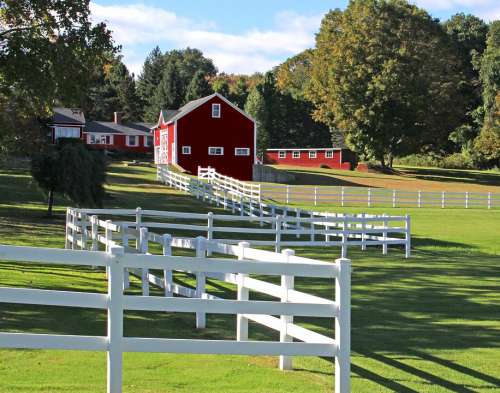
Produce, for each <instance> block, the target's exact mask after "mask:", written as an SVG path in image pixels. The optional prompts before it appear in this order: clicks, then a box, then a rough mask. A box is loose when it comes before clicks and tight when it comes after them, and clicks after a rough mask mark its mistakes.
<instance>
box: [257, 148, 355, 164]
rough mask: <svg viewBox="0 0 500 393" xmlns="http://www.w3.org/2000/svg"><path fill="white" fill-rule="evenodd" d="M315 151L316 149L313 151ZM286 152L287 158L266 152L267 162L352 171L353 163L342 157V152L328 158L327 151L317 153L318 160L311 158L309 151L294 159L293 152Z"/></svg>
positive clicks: (334, 153) (273, 152) (276, 153)
mask: <svg viewBox="0 0 500 393" xmlns="http://www.w3.org/2000/svg"><path fill="white" fill-rule="evenodd" d="M311 150H312V151H314V149H311ZM282 151H286V157H285V158H279V152H277V151H268V152H266V162H267V163H269V164H276V165H292V166H293V165H295V166H306V167H307V166H308V167H319V166H320V165H327V166H328V167H330V168H335V169H351V163H350V162H348V161H346V160H345V159H344V157H342V154H343V153H341V150H333V157H332V158H327V157H326V152H325V151H321V150H320V151H317V153H316V158H309V151H299V154H300V157H299V158H293V153H292V150H286V149H283V150H282Z"/></svg>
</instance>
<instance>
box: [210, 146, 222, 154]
mask: <svg viewBox="0 0 500 393" xmlns="http://www.w3.org/2000/svg"><path fill="white" fill-rule="evenodd" d="M208 155H209V156H223V155H224V148H223V147H219V146H217V147H213V146H210V147H209V148H208Z"/></svg>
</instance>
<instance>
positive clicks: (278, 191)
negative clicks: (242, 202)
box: [261, 184, 500, 209]
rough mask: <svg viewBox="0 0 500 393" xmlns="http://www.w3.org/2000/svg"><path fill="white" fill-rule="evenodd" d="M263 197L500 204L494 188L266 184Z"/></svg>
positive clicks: (344, 203) (324, 201)
mask: <svg viewBox="0 0 500 393" xmlns="http://www.w3.org/2000/svg"><path fill="white" fill-rule="evenodd" d="M261 198H262V199H264V200H268V201H275V202H277V203H286V204H291V203H296V204H310V205H314V206H318V205H322V204H336V205H339V206H366V207H377V206H378V207H417V208H422V207H434V208H443V209H444V208H449V207H455V208H464V209H470V208H485V209H493V208H500V194H494V193H491V192H488V193H480V192H468V191H464V192H449V191H404V190H391V189H386V188H370V187H327V186H321V187H314V186H293V185H274V184H273V185H271V184H262V187H261Z"/></svg>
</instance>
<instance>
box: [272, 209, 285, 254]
mask: <svg viewBox="0 0 500 393" xmlns="http://www.w3.org/2000/svg"><path fill="white" fill-rule="evenodd" d="M282 225H283V218H282V217H281V216H280V215H279V214H278V215H277V216H276V227H275V230H276V239H275V244H274V251H275V252H280V251H281V227H282Z"/></svg>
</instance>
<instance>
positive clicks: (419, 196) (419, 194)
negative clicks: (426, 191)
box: [417, 190, 422, 207]
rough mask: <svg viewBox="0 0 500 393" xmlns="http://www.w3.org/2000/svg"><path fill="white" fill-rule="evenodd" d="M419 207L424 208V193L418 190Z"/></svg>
mask: <svg viewBox="0 0 500 393" xmlns="http://www.w3.org/2000/svg"><path fill="white" fill-rule="evenodd" d="M417 198H418V199H417V206H418V207H422V191H420V190H418V196H417Z"/></svg>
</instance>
